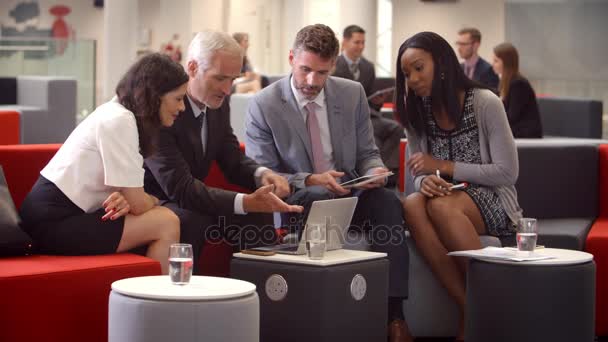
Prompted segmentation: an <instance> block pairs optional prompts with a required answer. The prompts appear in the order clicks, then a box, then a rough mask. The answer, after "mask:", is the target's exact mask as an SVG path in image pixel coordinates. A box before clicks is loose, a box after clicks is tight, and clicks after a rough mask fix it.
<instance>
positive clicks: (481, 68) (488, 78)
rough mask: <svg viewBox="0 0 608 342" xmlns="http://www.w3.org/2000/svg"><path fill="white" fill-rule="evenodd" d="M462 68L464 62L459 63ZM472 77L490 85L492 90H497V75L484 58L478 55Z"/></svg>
mask: <svg viewBox="0 0 608 342" xmlns="http://www.w3.org/2000/svg"><path fill="white" fill-rule="evenodd" d="M460 66H461V67H462V68H463V70H464V63H462V64H460ZM473 79H474V80H475V81H478V82H479V83H481V84H484V85H486V86H488V87H490V88H491V89H492V90H493V91H494V92H496V91H497V90H498V75H496V73H494V70H493V69H492V66H491V65H490V63H488V62H487V61H486V60H485V59H483V58H481V57H479V59H478V60H477V64H475V72H474V73H473Z"/></svg>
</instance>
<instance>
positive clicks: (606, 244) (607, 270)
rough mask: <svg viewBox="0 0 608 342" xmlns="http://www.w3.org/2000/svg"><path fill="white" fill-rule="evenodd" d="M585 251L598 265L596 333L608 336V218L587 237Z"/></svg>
mask: <svg viewBox="0 0 608 342" xmlns="http://www.w3.org/2000/svg"><path fill="white" fill-rule="evenodd" d="M585 250H586V251H587V252H588V253H591V254H593V259H594V261H595V265H596V275H595V276H596V280H595V288H596V290H595V333H596V334H597V335H598V336H606V335H608V218H606V217H601V218H598V219H597V220H596V221H595V223H594V224H593V226H591V230H590V231H589V235H587V241H586V243H585Z"/></svg>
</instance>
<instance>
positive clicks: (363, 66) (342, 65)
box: [332, 55, 376, 96]
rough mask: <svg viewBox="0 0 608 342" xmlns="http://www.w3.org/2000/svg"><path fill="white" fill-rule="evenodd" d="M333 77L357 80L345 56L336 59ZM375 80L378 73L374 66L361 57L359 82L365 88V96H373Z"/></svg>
mask: <svg viewBox="0 0 608 342" xmlns="http://www.w3.org/2000/svg"><path fill="white" fill-rule="evenodd" d="M332 76H336V77H341V78H346V79H349V80H353V81H354V80H355V76H354V75H353V74H352V73H351V72H350V69H349V68H348V62H346V59H344V56H343V55H340V56H338V58H337V59H336V68H335V69H334V72H333V74H332ZM375 80H376V71H375V70H374V64H372V63H371V62H370V61H368V60H367V59H365V58H363V57H361V59H360V60H359V79H358V80H357V82H359V83H361V85H362V86H363V89H364V90H365V96H370V95H371V94H372V91H373V87H374V81H375Z"/></svg>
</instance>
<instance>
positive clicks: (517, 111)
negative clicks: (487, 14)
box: [492, 43, 543, 138]
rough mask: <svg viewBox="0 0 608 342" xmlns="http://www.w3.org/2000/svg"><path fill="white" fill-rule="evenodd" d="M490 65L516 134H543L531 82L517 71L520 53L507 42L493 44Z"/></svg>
mask: <svg viewBox="0 0 608 342" xmlns="http://www.w3.org/2000/svg"><path fill="white" fill-rule="evenodd" d="M492 68H493V69H494V72H496V73H497V74H498V76H499V77H500V83H499V87H498V89H499V93H500V98H501V99H502V102H503V103H504V105H505V110H506V112H507V118H508V119H509V125H510V126H511V131H512V132H513V137H515V138H542V137H543V128H542V124H541V121H540V113H539V111H538V103H537V102H536V94H535V93H534V89H533V88H532V85H531V84H530V82H529V81H528V80H527V79H526V78H525V77H524V76H523V75H522V74H521V73H520V72H519V54H518V53H517V49H515V47H514V46H513V45H512V44H510V43H502V44H499V45H497V46H496V47H494V56H493V58H492Z"/></svg>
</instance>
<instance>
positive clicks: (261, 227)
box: [145, 31, 302, 273]
mask: <svg viewBox="0 0 608 342" xmlns="http://www.w3.org/2000/svg"><path fill="white" fill-rule="evenodd" d="M242 62H243V51H242V49H241V47H240V46H239V45H238V43H237V42H236V41H235V40H234V39H233V38H232V37H231V36H230V35H228V34H226V33H222V32H215V31H203V32H199V33H198V34H197V35H196V36H195V37H194V38H193V40H192V42H191V43H190V46H189V48H188V60H187V67H186V72H187V73H188V76H189V80H188V86H187V91H186V94H187V100H185V101H184V104H185V111H184V112H183V113H182V114H181V115H180V116H179V117H178V118H177V119H176V120H175V123H174V125H173V127H171V128H170V129H166V130H165V129H163V130H162V131H161V134H160V138H159V141H158V151H157V153H156V154H154V155H153V156H151V157H149V158H146V160H145V169H146V177H145V188H146V190H147V191H149V192H150V193H151V194H154V195H155V196H157V197H158V198H159V200H160V201H161V203H162V204H163V205H165V206H166V207H168V208H170V209H171V210H173V211H174V212H175V213H176V214H177V216H178V217H179V218H180V220H181V223H182V231H181V233H182V235H181V237H182V238H181V240H182V242H186V243H191V244H192V245H193V247H194V248H193V249H194V253H195V260H197V259H198V257H197V256H198V254H199V253H200V248H201V246H202V244H203V241H205V240H209V239H213V240H219V239H227V241H228V242H230V243H231V244H233V245H234V247H235V248H237V249H238V248H249V247H252V246H256V245H264V244H273V243H274V242H275V239H276V236H275V234H274V227H273V225H272V215H270V214H268V213H271V212H273V211H278V212H299V211H301V210H302V207H299V206H291V205H287V204H286V203H285V202H283V201H282V200H281V198H284V197H286V196H287V195H289V190H290V189H289V184H288V182H287V180H286V179H285V178H284V177H282V176H280V175H278V174H276V173H275V172H273V171H271V170H269V169H267V168H265V167H261V166H260V165H259V164H258V163H256V162H255V161H254V160H252V159H250V158H248V157H247V156H245V155H244V153H243V152H242V151H241V150H240V147H239V142H238V141H237V138H236V137H235V135H234V134H233V133H232V127H230V108H229V106H228V102H227V101H224V100H225V98H226V97H227V96H228V95H229V94H230V89H231V87H232V81H234V79H235V78H237V77H239V76H240V70H241V64H242ZM212 162H216V163H217V164H218V166H219V167H220V169H221V170H222V172H223V174H224V175H225V176H226V178H227V179H228V180H229V181H230V182H231V183H234V184H236V185H239V186H241V187H244V188H247V189H249V190H251V191H253V192H252V193H251V194H242V193H237V192H234V191H227V190H223V189H218V188H212V187H208V186H207V185H205V183H204V179H205V177H207V175H208V173H209V169H210V167H211V164H212ZM256 189H257V190H256ZM247 213H251V214H247ZM255 213H266V214H255ZM243 227H246V229H245V230H243ZM197 270H198V265H197V264H196V262H195V273H196V271H197Z"/></svg>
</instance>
